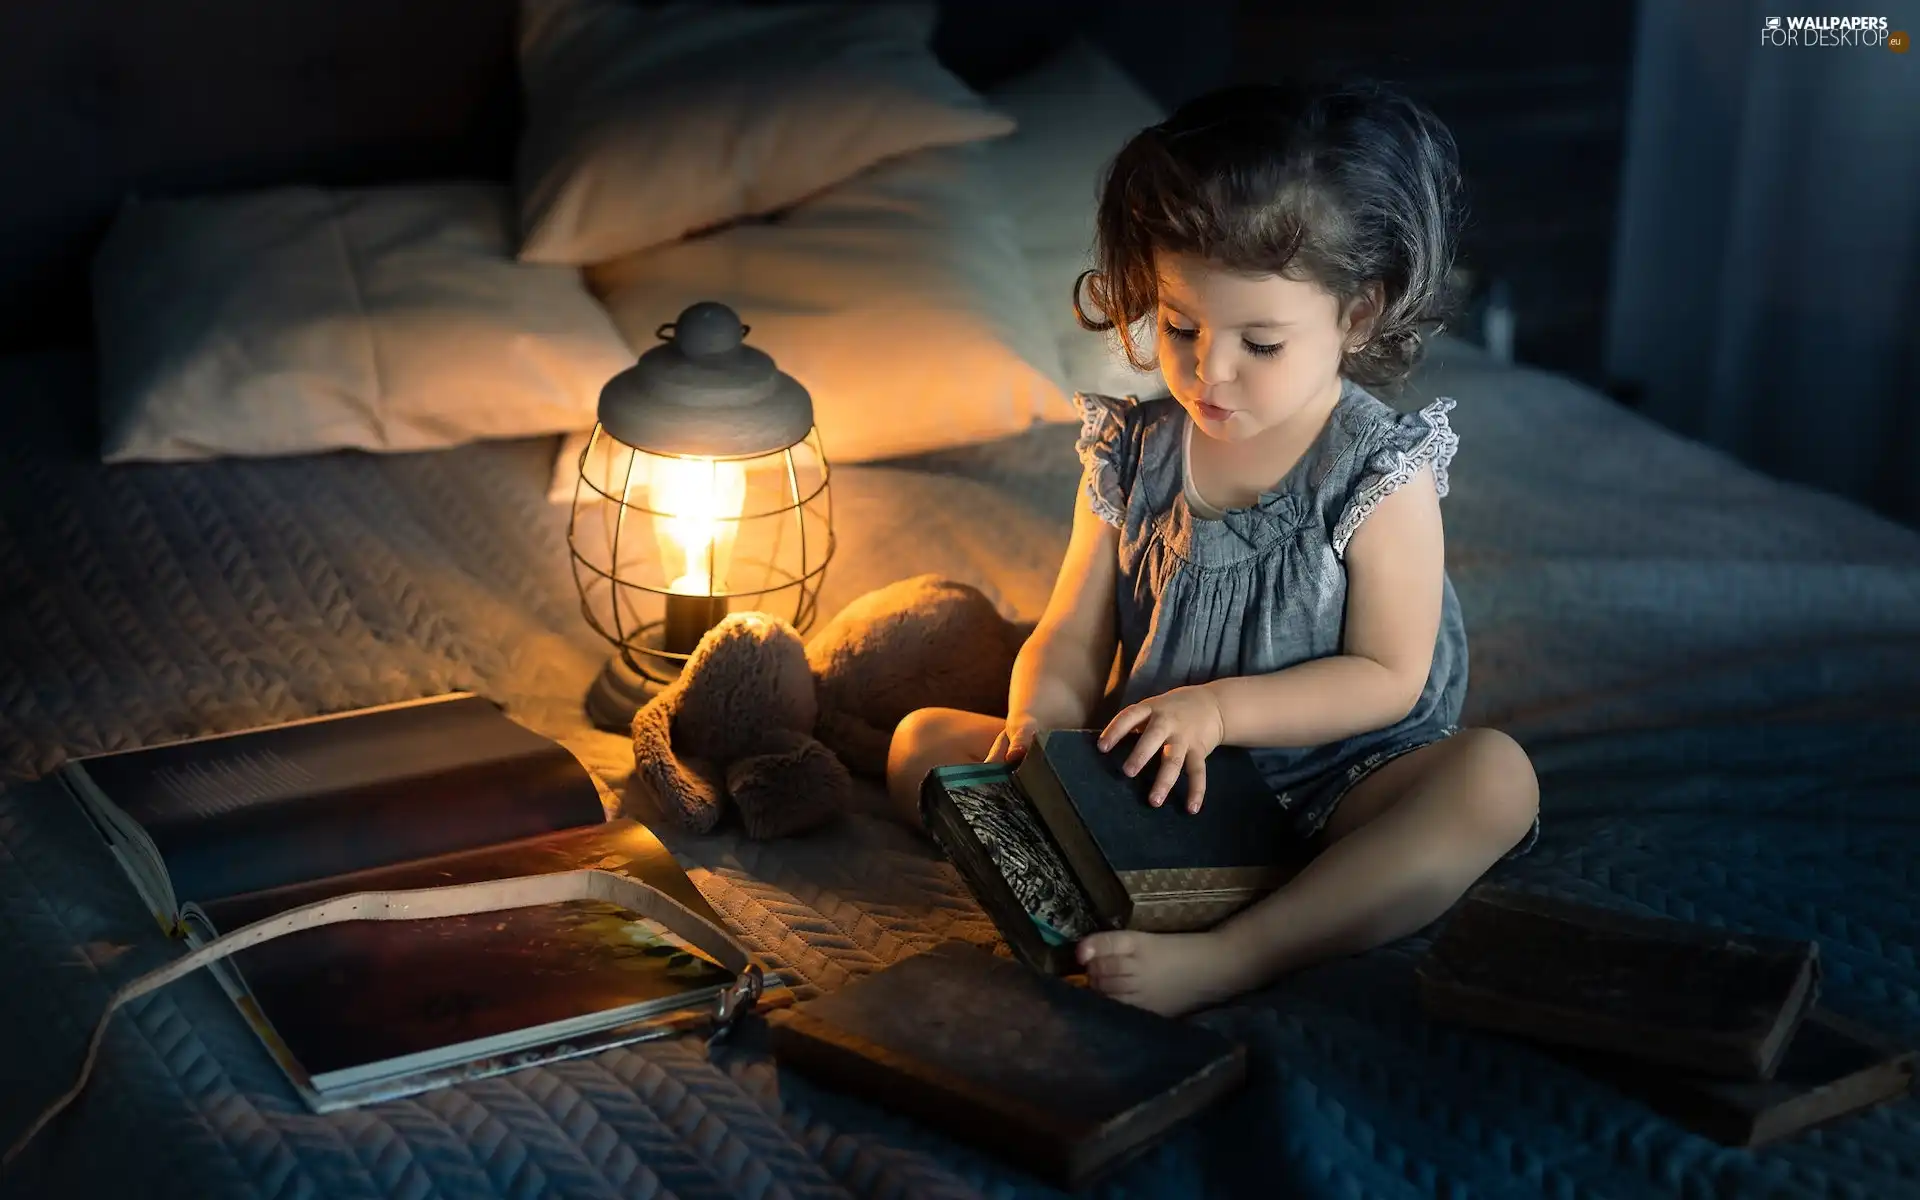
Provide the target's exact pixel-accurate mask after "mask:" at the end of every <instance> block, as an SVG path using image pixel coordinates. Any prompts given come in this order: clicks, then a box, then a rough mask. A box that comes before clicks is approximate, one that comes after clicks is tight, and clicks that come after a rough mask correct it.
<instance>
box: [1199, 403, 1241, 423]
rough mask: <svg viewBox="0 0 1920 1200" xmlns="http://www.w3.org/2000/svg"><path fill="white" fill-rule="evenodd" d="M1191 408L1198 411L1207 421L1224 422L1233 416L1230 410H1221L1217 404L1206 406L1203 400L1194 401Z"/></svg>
mask: <svg viewBox="0 0 1920 1200" xmlns="http://www.w3.org/2000/svg"><path fill="white" fill-rule="evenodd" d="M1193 406H1194V407H1195V408H1197V409H1199V410H1200V415H1201V416H1203V417H1205V418H1206V419H1207V420H1209V421H1224V420H1226V419H1227V418H1228V417H1230V416H1232V415H1233V411H1232V410H1231V409H1226V408H1221V407H1220V406H1219V405H1218V404H1208V403H1207V402H1206V401H1205V400H1195V401H1194V402H1193Z"/></svg>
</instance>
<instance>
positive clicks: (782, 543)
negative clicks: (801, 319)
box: [567, 302, 833, 730]
mask: <svg viewBox="0 0 1920 1200" xmlns="http://www.w3.org/2000/svg"><path fill="white" fill-rule="evenodd" d="M749 332H750V330H749V329H748V327H747V326H745V325H743V324H741V323H740V318H739V316H738V315H736V314H735V313H734V311H733V310H732V309H731V308H728V307H727V306H726V305H724V304H717V303H713V302H702V303H700V304H695V305H693V306H692V307H690V308H688V309H687V310H686V311H684V312H682V313H681V314H680V316H679V318H678V319H677V320H675V321H672V322H670V323H668V324H665V325H662V326H661V327H660V328H659V329H658V330H657V331H656V332H655V336H656V337H658V338H659V339H660V341H661V344H660V345H657V346H654V347H652V348H651V349H649V350H648V351H647V352H646V353H645V354H642V355H641V356H640V359H639V361H638V362H637V363H635V364H634V365H633V366H631V367H629V368H627V369H626V370H625V371H622V372H620V374H618V375H616V376H614V377H613V378H612V379H611V380H609V381H608V382H607V384H606V386H605V387H604V388H602V389H601V392H600V408H599V414H598V415H599V422H598V424H597V425H595V426H594V430H593V434H592V436H591V437H590V438H589V439H588V441H587V446H586V449H585V450H584V451H582V452H581V455H580V478H579V482H578V483H577V484H576V485H575V488H574V502H573V514H572V517H571V519H570V520H569V522H568V527H567V545H568V549H569V550H570V551H571V553H572V556H573V575H574V582H575V584H576V585H577V586H578V588H579V591H580V608H581V612H582V613H583V614H584V615H585V617H586V619H587V623H588V624H589V625H591V626H592V627H593V629H594V630H595V631H596V632H597V633H599V634H600V636H601V637H603V638H605V639H606V640H607V641H608V642H610V643H611V644H612V646H613V654H612V656H611V657H610V658H609V659H608V661H607V664H606V666H605V668H603V669H602V670H601V672H600V675H599V677H598V678H597V679H595V680H594V683H593V686H592V688H591V689H590V690H589V691H588V693H587V713H588V716H589V717H591V718H592V720H593V722H594V724H596V725H598V726H599V727H601V728H603V729H610V730H621V729H626V728H629V727H630V726H631V725H632V722H633V715H634V713H635V712H636V711H637V710H638V709H639V708H640V706H641V705H642V704H645V703H646V701H647V700H648V698H649V697H651V696H653V695H655V694H657V693H658V691H659V690H660V689H661V688H662V687H664V686H665V685H667V684H669V683H671V682H673V680H674V679H675V678H676V677H677V676H678V675H679V672H680V668H681V667H682V666H683V665H684V664H685V662H686V660H687V656H688V655H689V654H690V653H692V651H693V649H694V647H695V646H697V645H698V644H699V642H700V639H701V637H702V636H703V635H705V634H706V632H707V631H708V630H709V629H712V628H713V627H714V626H715V625H717V624H718V623H719V622H720V620H721V618H723V617H725V616H726V615H727V613H728V612H731V611H749V610H751V611H758V612H766V613H770V614H773V615H777V616H780V617H783V618H785V619H786V620H788V621H790V622H791V623H792V624H793V626H794V627H795V628H796V629H797V630H799V631H801V632H805V631H806V629H807V628H808V627H809V626H811V625H812V623H813V621H814V618H815V616H816V615H817V612H818V608H819V595H820V583H821V580H822V578H823V577H824V575H825V573H826V568H827V563H828V561H829V560H830V559H832V557H833V505H832V499H831V495H830V493H829V491H828V480H827V476H828V468H827V460H826V455H825V454H824V452H823V451H822V448H821V445H820V434H819V430H817V429H816V428H815V427H814V424H813V400H812V398H811V397H810V396H808V394H807V390H806V389H805V388H804V387H802V386H801V385H800V383H799V382H798V381H797V380H795V379H794V378H793V377H792V376H791V375H787V374H785V373H784V372H782V371H781V370H779V368H778V367H776V366H775V365H774V362H773V359H772V358H770V357H768V356H767V355H766V354H765V353H764V352H762V351H760V350H758V349H756V348H754V347H753V346H750V345H747V344H746V341H745V339H746V335H747V334H748V333H749Z"/></svg>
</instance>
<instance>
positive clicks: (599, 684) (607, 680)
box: [587, 654, 679, 733]
mask: <svg viewBox="0 0 1920 1200" xmlns="http://www.w3.org/2000/svg"><path fill="white" fill-rule="evenodd" d="M648 666H649V667H650V668H652V671H653V672H657V673H658V674H657V675H655V674H643V673H642V672H640V671H638V670H635V669H634V666H633V664H632V663H629V662H628V661H627V659H626V656H625V655H621V654H615V655H614V656H613V657H611V658H609V659H607V664H606V666H604V667H601V668H600V674H599V675H598V676H596V677H595V678H594V681H593V686H592V687H590V688H588V689H587V719H588V720H590V721H592V722H593V724H594V727H595V728H596V729H604V730H606V731H607V732H609V733H629V732H631V731H632V729H633V714H635V713H637V712H639V711H640V707H641V705H643V704H645V703H646V702H647V701H649V700H651V699H653V698H654V697H655V696H657V695H659V694H660V691H661V689H663V688H665V687H666V686H667V685H668V684H669V683H672V682H673V677H674V676H675V675H678V674H679V672H678V671H677V670H675V668H676V667H677V666H678V664H677V663H672V662H665V661H660V662H649V664H648ZM661 676H664V678H662V677H661Z"/></svg>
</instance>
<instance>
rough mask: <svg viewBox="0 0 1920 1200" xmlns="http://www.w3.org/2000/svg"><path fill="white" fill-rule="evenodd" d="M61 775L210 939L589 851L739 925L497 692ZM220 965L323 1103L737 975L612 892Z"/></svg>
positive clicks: (641, 1020) (654, 1011)
mask: <svg viewBox="0 0 1920 1200" xmlns="http://www.w3.org/2000/svg"><path fill="white" fill-rule="evenodd" d="M60 779H61V780H62V782H63V783H64V784H65V785H66V787H67V789H68V790H69V792H70V793H71V794H72V795H73V796H74V797H75V798H76V800H77V801H78V802H79V804H80V806H81V808H82V810H83V811H84V812H85V813H86V814H87V816H88V817H89V818H90V819H91V820H92V821H93V823H94V825H95V827H96V828H97V829H98V830H99V831H100V833H101V835H102V837H103V838H104V839H105V841H106V843H107V846H108V848H109V849H110V850H111V852H112V853H113V855H114V857H115V858H116V859H118V860H119V862H120V863H121V865H122V867H123V868H125V870H126V873H127V875H128V877H129V878H130V879H131V880H132V881H133V883H134V886H135V888H136V890H137V891H138V892H139V893H140V895H141V897H142V899H144V900H145V902H146V904H147V906H148V907H149V909H151V911H152V912H153V914H154V917H155V919H156V920H158V921H159V922H160V925H161V927H162V928H163V929H165V930H166V931H168V933H170V934H172V935H175V936H179V937H183V938H185V939H186V940H187V941H188V942H190V943H191V944H193V945H195V946H202V945H205V944H206V943H208V942H211V941H213V940H214V939H215V938H216V937H218V936H220V935H221V934H225V933H233V932H234V931H236V930H239V929H242V928H244V927H247V926H249V925H252V924H253V923H254V922H257V921H261V920H264V919H266V918H269V917H274V916H277V915H279V914H282V913H286V912H289V911H291V910H293V909H297V908H300V907H302V906H305V905H309V904H313V903H315V902H317V901H323V900H328V899H331V898H334V897H339V896H348V895H353V894H356V893H364V892H395V891H408V890H411V889H418V888H436V887H443V886H446V885H451V884H465V883H479V882H483V881H488V880H507V879H514V878H519V877H524V876H537V875H549V874H554V873H559V872H566V871H574V870H578V869H581V868H597V869H600V870H604V871H611V872H614V873H616V874H620V875H624V876H627V877H629V878H631V879H636V880H639V881H640V882H642V883H645V884H648V885H650V886H651V887H653V888H654V889H656V890H657V891H659V892H661V893H664V894H665V895H666V896H667V897H669V898H670V899H672V900H674V901H677V902H678V904H679V905H680V906H681V907H683V908H684V909H686V910H689V911H690V912H691V913H692V914H693V916H694V917H695V918H697V919H698V920H700V921H704V922H707V923H710V924H712V925H713V926H715V927H720V925H721V922H720V918H719V916H718V914H716V913H715V912H714V911H713V909H712V907H711V906H709V905H708V904H707V902H706V900H705V899H704V898H703V897H702V896H701V895H700V892H699V890H698V889H697V888H695V887H694V886H693V882H692V880H690V879H689V878H688V877H687V875H686V872H684V871H683V870H681V869H680V867H679V866H678V864H676V863H675V862H674V860H673V858H672V856H671V855H670V854H669V853H668V852H667V850H666V848H665V847H664V846H662V845H661V844H660V842H659V840H658V839H657V838H655V837H654V836H653V834H652V833H651V832H650V831H648V830H647V828H646V827H645V826H643V825H639V824H636V823H634V822H632V821H624V820H622V821H612V822H609V821H608V820H607V816H606V807H605V805H604V804H603V802H602V799H601V792H600V788H599V786H598V785H597V784H596V782H595V781H594V779H593V777H592V775H591V774H589V773H588V771H587V769H586V768H585V767H584V766H583V765H581V763H580V762H579V760H578V759H576V758H575V757H574V756H573V754H572V753H571V752H569V751H568V750H567V749H566V748H565V747H563V746H561V745H559V744H558V743H556V742H553V741H551V740H549V739H547V738H545V737H542V736H540V735H538V734H536V733H534V732H533V731H531V730H529V729H527V728H525V727H523V726H521V725H519V724H518V723H516V722H514V721H513V720H511V719H510V718H508V717H507V715H506V714H505V713H503V712H502V711H501V710H500V709H499V708H498V707H496V706H495V705H494V704H492V703H491V702H489V701H487V700H484V699H482V698H480V697H476V696H468V695H452V696H445V697H437V698H434V699H431V700H423V701H416V702H409V703H404V704H398V705H389V706H384V707H381V708H374V709H363V710H359V711H356V712H351V713H343V714H340V715H337V716H331V717H322V718H316V719H313V720H307V721H298V722H293V723H290V724H284V725H277V726H272V727H269V728H264V729H252V730H246V731H242V732H239V733H234V734H227V735H221V736H216V737H209V738H197V739H193V740H190V741H184V742H176V743H171V744H168V745H162V746H153V747H148V748H144V749H139V750H131V751H126V752H122V753H116V754H106V755H98V756H93V757H89V758H82V759H76V760H74V761H71V762H69V763H68V764H66V766H64V767H63V768H62V769H61V772H60ZM209 969H210V970H212V971H213V972H214V974H215V975H216V977H217V978H218V979H219V981H220V982H221V984H222V985H223V986H224V987H225V988H226V990H227V991H228V993H229V994H230V995H231V996H232V997H233V999H234V1002H235V1003H236V1004H237V1005H238V1007H239V1008H240V1011H241V1013H242V1014H243V1015H244V1016H245V1017H246V1019H247V1020H248V1022H249V1023H250V1024H251V1025H252V1026H253V1028H254V1029H255V1031H256V1032H257V1033H258V1034H259V1035H260V1037H261V1039H262V1040H263V1041H264V1042H265V1043H266V1045H267V1047H268V1049H269V1050H270V1051H271V1052H272V1053H273V1055H274V1058H275V1059H276V1061H278V1062H279V1063H280V1065H281V1067H282V1068H283V1069H284V1070H285V1071H286V1072H287V1074H288V1076H289V1078H290V1079H291V1080H292V1081H293V1083H294V1085H295V1088H296V1089H297V1090H298V1091H299V1092H300V1093H301V1095H302V1097H303V1098H304V1099H306V1101H307V1102H308V1104H309V1105H310V1106H312V1107H313V1108H315V1109H316V1110H318V1111H327V1110H329V1109H335V1108H342V1107H347V1106H350V1105H354V1104H361V1103H366V1102H369V1101H372V1100H377V1099H385V1098H389V1097H392V1096H399V1095H406V1094H409V1093H411V1092H417V1091H421V1090H423V1089H425V1088H429V1087H434V1086H439V1085H442V1084H445V1083H451V1082H455V1081H457V1080H459V1079H463V1078H474V1077H478V1076H481V1075H487V1074H492V1073H495V1072H497V1071H501V1070H508V1069H511V1068H514V1067H517V1066H522V1065H526V1064H528V1063H531V1062H538V1061H545V1060H549V1059H553V1058H558V1057H564V1056H567V1055H571V1054H578V1053H585V1052H588V1051H590V1050H594V1049H598V1048H601V1047H604V1046H607V1045H614V1044H619V1043H620V1042H630V1041H634V1040H636V1039H638V1038H641V1037H646V1036H653V1035H655V1034H657V1033H662V1032H669V1031H671V1030H672V1029H674V1028H678V1027H682V1026H685V1025H688V1024H695V1023H698V1022H699V1021H701V1020H703V1019H704V1018H705V1017H706V1016H707V1015H708V1014H709V1013H711V1012H712V1010H713V1009H714V1006H715V1003H716V1002H717V1000H718V999H719V997H720V995H721V994H722V993H723V992H725V991H726V990H727V989H728V988H729V987H731V986H732V985H733V984H734V983H735V976H734V974H733V973H732V972H731V971H728V970H726V969H725V968H723V967H722V966H721V964H720V963H719V962H717V961H715V959H714V958H713V957H712V956H711V955H709V954H706V953H704V952H702V951H701V950H700V949H698V948H697V947H695V946H694V945H693V944H692V943H691V942H689V941H687V940H686V939H685V938H684V937H682V936H679V935H677V934H676V933H675V932H674V931H672V930H669V929H667V928H666V927H665V926H664V925H662V924H661V923H660V922H659V921H655V920H652V919H650V918H648V917H644V916H642V915H640V914H639V913H635V912H631V911H628V910H626V909H624V908H622V907H621V906H619V905H615V904H611V903H607V902H604V901H597V900H569V901H565V902H561V903H553V904H537V905H531V906H527V907H522V908H513V909H507V910H501V911H495V912H482V913H475V914H471V915H465V916H448V917H432V918H427V919H423V920H402V921H378V920H349V921H343V922H339V923H336V924H328V925H322V926H319V927H316V928H310V929H300V930H297V931H295V932H292V933H289V934H286V935H284V936H281V937H278V938H275V939H274V940H270V941H266V942H262V943H260V944H258V945H255V946H252V947H249V948H246V949H242V950H240V951H239V952H238V953H236V954H235V955H234V956H233V957H232V958H230V959H226V960H224V961H219V962H216V963H214V964H213V965H212V966H211V967H210V968H209ZM790 1000H791V994H790V993H789V992H787V990H786V989H785V988H777V989H774V990H773V991H772V992H770V993H769V994H768V996H767V997H766V998H765V999H763V1003H783V1002H788V1001H790Z"/></svg>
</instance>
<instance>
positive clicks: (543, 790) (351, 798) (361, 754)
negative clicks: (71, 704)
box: [76, 696, 605, 905]
mask: <svg viewBox="0 0 1920 1200" xmlns="http://www.w3.org/2000/svg"><path fill="white" fill-rule="evenodd" d="M76 765H77V766H78V767H79V768H80V769H81V770H82V771H84V772H85V774H86V776H87V778H88V779H89V780H90V781H91V782H92V784H93V785H94V786H95V787H96V788H98V790H99V791H100V792H101V793H102V794H103V795H104V796H105V797H106V798H107V799H108V800H109V801H111V802H112V803H113V804H114V805H116V806H117V807H119V808H120V810H121V811H122V812H124V813H125V814H126V815H127V816H128V817H129V818H131V819H132V820H133V821H134V822H136V823H138V825H139V826H140V827H141V828H142V829H143V830H144V831H145V832H146V834H147V835H148V837H149V838H150V839H151V840H152V842H153V845H154V847H155V848H156V849H157V851H158V852H159V855H160V857H161V860H162V861H163V863H164V864H165V867H166V871H167V874H168V875H169V876H170V877H171V879H172V881H173V892H174V895H175V896H176V897H177V898H178V899H179V900H180V901H181V902H198V903H200V904H203V905H204V904H207V903H210V902H212V901H215V900H218V899H220V898H222V897H226V896H233V895H238V894H241V893H245V892H254V891H260V890H264V889H268V888H275V887H283V886H287V885H290V884H294V883H300V882H305V881H310V880H315V879H324V878H326V877H328V876H332V875H337V874H342V873H345V872H350V871H358V870H364V869H367V868H371V867H377V866H382V865H386V864H391V863H399V862H408V861H411V860H414V859H418V858H425V857H430V856H434V855H439V854H446V853H450V852H455V851H459V850H464V849H471V848H473V847H477V846H486V845H491V844H494V843H497V842H504V841H512V840H515V839H520V838H526V837H532V836H535V835H538V834H541V833H547V832H551V831H553V830H557V829H565V828H569V827H573V826H582V825H591V824H598V823H600V822H601V821H603V820H604V818H605V813H604V810H603V808H602V806H601V803H600V797H599V792H598V790H597V789H596V788H595V786H594V783H593V779H592V777H591V776H590V775H589V774H588V773H587V770H586V768H585V767H583V766H582V765H581V764H580V762H579V761H578V760H577V759H575V758H574V756H573V755H572V754H571V753H570V752H569V751H567V750H566V748H565V747H563V746H560V745H559V744H557V743H555V742H553V741H551V740H549V739H547V738H544V737H542V736H540V735H539V734H536V733H534V732H533V731H531V730H529V729H527V728H525V727H524V726H521V725H519V724H518V723H516V722H514V721H513V720H512V719H510V718H509V717H507V716H506V714H505V713H503V712H501V711H500V710H499V709H498V708H497V707H496V706H494V705H493V704H492V703H491V702H489V701H487V700H485V699H482V698H480V697H477V696H465V697H458V698H453V699H445V700H435V701H432V702H427V703H418V704H407V705H400V706H393V707H387V708H381V709H375V710H368V711H364V712H358V713H352V714H345V715H342V716H339V717H334V718H328V719H323V720H316V721H304V722H298V723H295V724H290V725H281V726H275V727H272V728H267V729H257V730H249V731H245V732H241V733H235V734H230V735H225V736H220V737H212V738H199V739H194V740H191V741H185V742H178V743H172V744H169V745H164V746H154V747H148V748H145V749H141V750H133V751H127V752H123V753H119V754H111V755H100V756H95V757H91V758H87V759H83V760H79V761H78V763H77V764H76Z"/></svg>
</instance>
